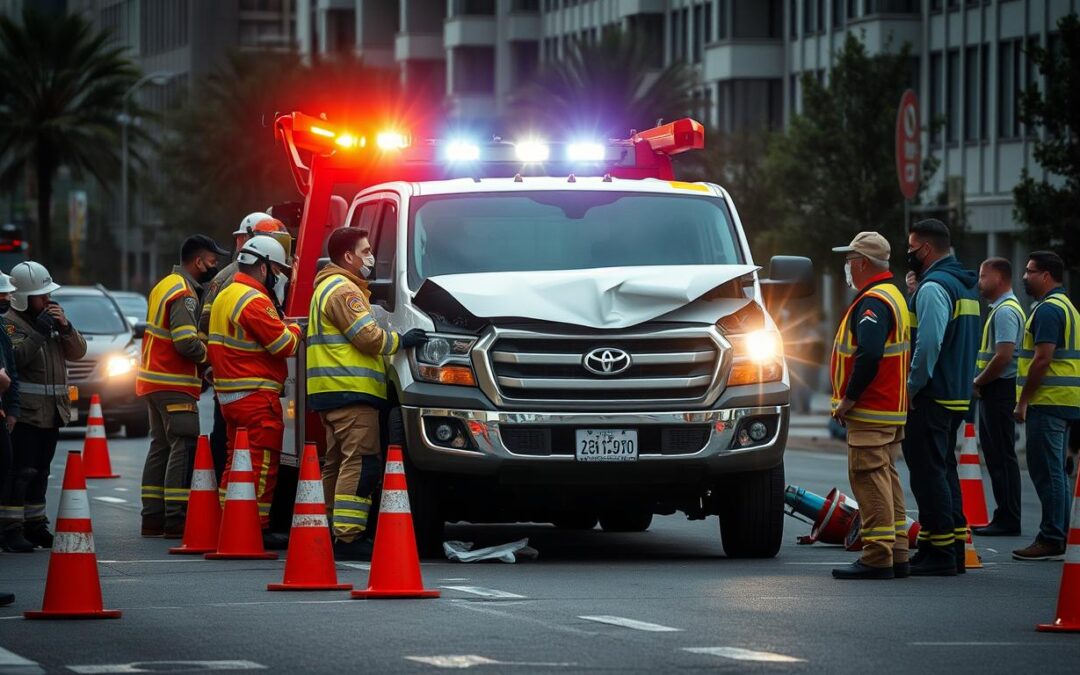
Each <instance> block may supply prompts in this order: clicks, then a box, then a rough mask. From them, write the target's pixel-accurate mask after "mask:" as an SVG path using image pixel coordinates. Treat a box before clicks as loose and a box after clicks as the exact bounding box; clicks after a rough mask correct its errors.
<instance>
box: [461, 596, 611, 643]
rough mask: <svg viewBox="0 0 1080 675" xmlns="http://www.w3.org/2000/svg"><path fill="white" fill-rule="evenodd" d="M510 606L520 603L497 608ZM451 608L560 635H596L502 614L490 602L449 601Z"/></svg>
mask: <svg viewBox="0 0 1080 675" xmlns="http://www.w3.org/2000/svg"><path fill="white" fill-rule="evenodd" d="M511 604H520V603H508V602H507V603H501V604H500V605H498V606H499V607H508V606H510V605H511ZM450 606H451V607H459V608H461V609H467V610H469V611H470V612H476V613H478V614H487V615H488V616H497V617H499V618H501V619H507V620H510V621H522V622H524V623H531V624H533V625H536V626H542V627H544V628H547V629H548V630H553V631H557V632H560V633H571V634H573V635H584V636H586V637H593V636H595V635H597V633H595V632H593V631H589V630H581V629H580V628H574V627H573V626H564V625H563V624H561V623H553V622H550V621H544V620H543V619H537V618H534V617H531V616H526V615H524V614H515V613H512V612H504V611H501V610H498V609H495V608H494V606H493V605H492V603H490V602H473V601H472V600H454V599H452V600H450Z"/></svg>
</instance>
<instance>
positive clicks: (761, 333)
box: [726, 329, 784, 386]
mask: <svg viewBox="0 0 1080 675" xmlns="http://www.w3.org/2000/svg"><path fill="white" fill-rule="evenodd" d="M726 337H727V339H728V341H729V342H731V346H732V349H733V352H734V356H735V358H734V361H733V362H732V364H731V372H730V373H729V374H728V385H729V386H732V385H740V384H758V383H761V382H775V381H776V380H779V379H780V378H781V377H783V375H784V346H783V343H782V341H781V340H780V333H778V332H777V331H775V330H768V329H763V330H756V331H753V332H750V333H742V334H740V335H728V336H726Z"/></svg>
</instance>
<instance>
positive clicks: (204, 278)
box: [198, 265, 221, 284]
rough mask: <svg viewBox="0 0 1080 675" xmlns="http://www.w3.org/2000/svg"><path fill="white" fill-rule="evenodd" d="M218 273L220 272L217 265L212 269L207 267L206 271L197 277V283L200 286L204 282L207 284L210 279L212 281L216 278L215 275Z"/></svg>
mask: <svg viewBox="0 0 1080 675" xmlns="http://www.w3.org/2000/svg"><path fill="white" fill-rule="evenodd" d="M220 271H221V270H220V268H219V267H218V266H217V265H214V266H212V267H207V268H206V271H205V272H203V273H202V275H201V276H200V277H199V279H198V281H199V283H200V284H205V283H206V282H208V281H210V280H211V279H213V278H214V277H216V276H217V273H218V272H220Z"/></svg>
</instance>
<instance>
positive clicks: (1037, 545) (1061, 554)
mask: <svg viewBox="0 0 1080 675" xmlns="http://www.w3.org/2000/svg"><path fill="white" fill-rule="evenodd" d="M1012 557H1013V558H1015V559H1016V560H1064V559H1065V544H1063V543H1062V544H1055V543H1053V542H1050V541H1047V540H1045V539H1043V538H1042V537H1035V542H1034V543H1033V544H1031V546H1028V547H1027V548H1021V549H1017V550H1015V551H1013V552H1012Z"/></svg>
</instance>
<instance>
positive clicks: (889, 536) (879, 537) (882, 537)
mask: <svg viewBox="0 0 1080 675" xmlns="http://www.w3.org/2000/svg"><path fill="white" fill-rule="evenodd" d="M862 540H863V541H896V533H891V534H875V535H873V536H870V537H865V536H864V537H862Z"/></svg>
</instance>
